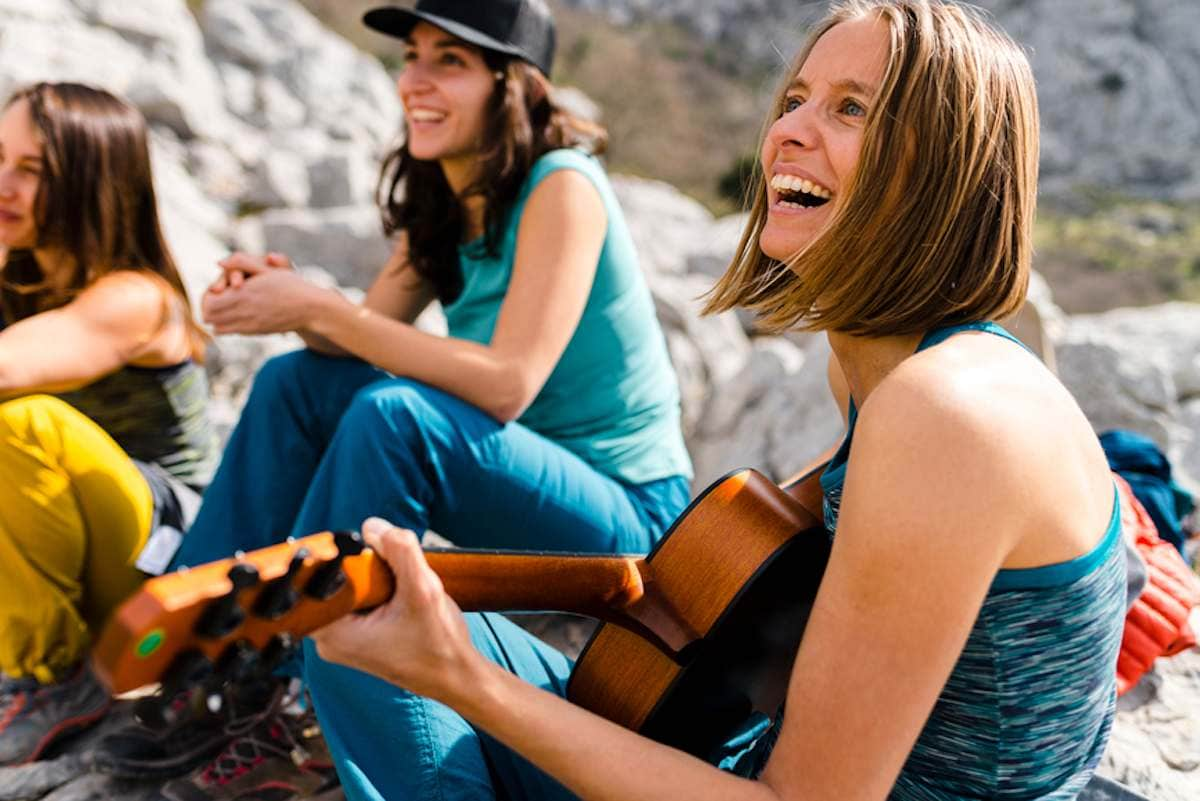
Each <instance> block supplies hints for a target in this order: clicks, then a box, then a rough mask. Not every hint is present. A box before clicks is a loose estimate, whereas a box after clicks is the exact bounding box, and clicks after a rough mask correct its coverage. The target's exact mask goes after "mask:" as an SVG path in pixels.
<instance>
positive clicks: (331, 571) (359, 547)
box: [304, 531, 366, 601]
mask: <svg viewBox="0 0 1200 801" xmlns="http://www.w3.org/2000/svg"><path fill="white" fill-rule="evenodd" d="M333 541H334V544H335V545H337V549H338V552H337V556H335V557H333V558H332V559H330V560H329V561H328V562H326V563H325V564H323V565H321V566H320V567H318V568H317V569H316V570H314V571H313V574H312V578H310V579H309V580H308V583H307V584H305V585H304V594H305V595H307V596H309V597H310V598H316V599H317V600H318V601H324V600H326V599H328V598H332V597H333V595H334V594H335V593H336V592H337V591H338V590H340V589H341V588H342V585H343V584H345V583H346V573H345V571H343V570H342V560H343V559H345V558H346V557H347V556H358V555H359V554H360V553H362V552H363V548H365V547H366V546H365V545H364V544H363V539H362V535H361V534H359V533H358V532H357V531H335V532H333Z"/></svg>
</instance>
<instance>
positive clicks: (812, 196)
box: [771, 173, 833, 209]
mask: <svg viewBox="0 0 1200 801" xmlns="http://www.w3.org/2000/svg"><path fill="white" fill-rule="evenodd" d="M771 189H773V190H775V193H776V194H777V195H778V196H779V205H781V206H783V207H784V208H799V209H812V208H816V207H818V206H824V205H825V204H826V203H828V202H829V199H830V198H832V197H833V193H832V192H831V191H829V190H828V189H826V188H825V187H823V186H821V185H820V184H818V183H814V182H813V181H809V180H807V179H804V178H800V177H799V176H796V175H783V174H782V173H780V174H777V175H775V177H773V178H772V179H771Z"/></svg>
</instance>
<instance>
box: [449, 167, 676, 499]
mask: <svg viewBox="0 0 1200 801" xmlns="http://www.w3.org/2000/svg"><path fill="white" fill-rule="evenodd" d="M556 170H574V171H575V172H578V173H580V174H582V175H583V176H584V177H586V178H587V179H588V180H589V181H591V183H592V185H593V186H594V187H595V188H596V190H597V191H598V192H599V193H600V198H601V199H602V200H603V202H604V209H605V211H606V213H607V215H608V229H607V231H606V234H605V238H604V246H603V249H602V250H601V253H600V260H599V262H598V263H597V265H596V277H595V280H594V281H593V283H592V289H591V293H590V294H589V295H588V299H587V304H586V306H585V307H584V310H583V316H582V318H581V319H580V321H579V325H578V327H577V328H576V330H575V333H574V335H573V336H572V337H571V340H570V342H568V343H567V347H566V349H565V350H564V351H563V354H562V356H561V358H560V359H559V361H558V364H557V365H556V366H555V368H554V370H553V371H552V372H551V374H550V377H549V378H548V379H547V380H546V383H545V385H544V386H543V387H542V389H541V391H540V392H539V393H538V396H537V398H535V399H534V401H533V403H532V404H531V405H530V406H529V408H528V409H527V410H526V411H525V413H524V414H522V415H521V418H520V420H519V421H518V422H520V423H521V424H522V425H524V426H526V427H528V428H530V429H532V430H533V431H536V432H537V433H539V434H541V435H542V436H544V437H546V438H547V439H550V440H552V441H554V442H556V443H558V444H559V445H561V446H563V447H564V448H566V449H567V450H569V451H571V452H572V453H574V454H576V455H577V456H579V457H580V458H581V459H583V460H584V461H585V462H587V463H588V464H590V465H592V466H593V467H594V468H596V470H598V471H600V472H602V473H605V474H606V475H610V476H612V477H614V478H617V479H619V480H621V481H624V482H626V483H630V484H641V483H645V482H648V481H653V480H656V479H660V478H667V477H671V476H685V477H688V478H690V477H691V473H692V468H691V461H690V459H689V458H688V454H687V450H686V449H685V447H684V444H683V434H682V432H681V430H680V420H679V386H678V384H677V382H676V379H675V372H674V370H673V369H672V367H671V362H670V359H669V357H668V355H667V347H666V342H665V340H664V338H663V334H662V331H661V329H660V328H659V326H658V320H657V318H656V317H655V313H654V303H653V300H652V299H651V297H650V292H649V290H648V289H647V287H646V282H645V280H644V278H643V277H642V273H641V269H640V267H639V265H638V258H637V252H636V250H635V249H634V244H633V238H632V237H631V236H630V233H629V229H628V227H627V225H626V223H625V217H624V215H623V214H622V212H621V207H620V206H619V205H618V203H617V199H616V196H615V194H614V193H613V190H612V187H611V185H610V184H609V182H608V178H607V176H606V175H605V173H604V170H603V168H602V167H601V166H600V164H599V163H598V162H597V161H596V160H595V159H594V158H592V157H590V156H588V155H586V154H585V153H583V152H581V151H578V150H572V149H563V150H554V151H551V152H550V153H547V154H545V155H544V156H542V157H541V158H540V159H538V160H537V162H536V163H535V164H534V165H533V168H532V169H531V170H530V173H529V176H528V178H526V180H525V183H524V185H523V186H522V188H521V190H520V193H519V195H518V198H517V200H516V202H515V203H514V205H513V208H512V210H511V211H510V213H509V214H508V217H507V220H506V222H505V224H504V229H503V231H502V232H501V236H500V240H499V247H498V252H497V254H496V255H495V256H489V255H488V254H487V252H486V250H485V248H484V247H483V244H482V240H475V241H474V242H471V243H468V244H465V245H462V246H460V247H459V262H460V264H461V267H462V276H463V290H462V294H461V295H459V297H458V298H457V299H456V300H455V301H454V302H453V303H451V304H449V305H447V306H446V308H445V313H446V320H447V323H448V327H449V333H450V335H451V336H453V337H458V338H461V339H467V340H471V341H473V342H478V343H481V344H487V343H488V342H490V341H491V338H492V333H493V331H494V330H495V327H496V318H497V317H498V315H499V313H500V305H501V303H502V302H503V300H504V296H505V293H506V292H507V291H508V284H509V280H510V279H511V278H512V270H513V259H514V256H515V253H516V247H517V230H518V228H519V226H520V221H521V213H522V211H523V210H524V207H525V203H526V202H527V201H528V199H529V196H530V194H531V193H532V192H533V190H534V188H535V187H536V186H537V185H538V184H539V183H540V182H541V181H542V180H544V179H545V178H546V176H548V175H550V174H551V173H553V172H555V171H556ZM546 313H547V314H553V313H554V309H547V310H546Z"/></svg>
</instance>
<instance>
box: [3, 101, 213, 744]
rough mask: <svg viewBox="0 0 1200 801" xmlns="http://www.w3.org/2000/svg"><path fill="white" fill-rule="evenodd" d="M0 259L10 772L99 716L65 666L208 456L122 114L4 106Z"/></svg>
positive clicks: (200, 348) (92, 689)
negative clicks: (69, 732)
mask: <svg viewBox="0 0 1200 801" xmlns="http://www.w3.org/2000/svg"><path fill="white" fill-rule="evenodd" d="M0 249H2V251H3V266H2V268H0V281H2V282H3V283H2V286H0V310H2V315H0V565H2V567H0V610H2V611H0V671H2V672H3V677H2V678H0V681H2V682H3V683H2V684H0V765H8V764H14V763H19V762H26V761H29V760H33V759H36V758H37V757H38V756H39V755H40V754H41V753H42V751H43V750H44V749H45V748H46V746H48V745H49V744H51V743H52V742H53V741H54V740H55V739H57V738H58V737H59V736H60V735H61V734H63V733H65V732H67V731H70V730H72V729H76V728H79V727H81V726H85V725H87V724H88V723H90V722H92V721H95V720H96V719H98V718H99V717H100V716H101V715H103V713H104V711H105V710H106V709H107V708H108V704H109V700H108V697H107V695H106V693H105V692H104V691H103V690H101V689H100V688H99V687H98V685H96V684H95V682H94V681H93V680H92V678H91V676H90V674H89V673H88V672H87V670H86V669H85V668H83V667H82V666H81V661H82V659H83V657H84V655H85V652H86V649H87V646H88V643H89V639H90V637H91V635H92V633H93V632H94V631H95V630H96V628H97V626H98V625H99V624H101V623H102V622H103V621H104V620H105V618H106V617H107V616H108V613H109V612H110V611H112V609H113V608H114V607H115V606H116V605H117V604H118V603H119V602H120V601H121V600H122V599H123V598H125V596H127V595H128V594H129V593H131V592H132V591H133V590H134V589H136V588H137V586H138V584H139V583H141V581H142V579H143V578H144V576H145V572H161V571H162V569H163V568H164V567H165V566H166V562H165V560H164V559H159V558H157V557H156V553H158V552H159V551H158V549H159V548H160V547H166V548H167V549H168V550H169V546H170V544H171V543H172V542H177V540H178V538H179V536H180V531H181V530H182V529H184V528H186V524H187V522H188V519H189V518H190V514H189V511H188V510H189V509H190V510H194V508H195V506H196V505H197V504H198V496H197V495H196V491H197V490H199V489H200V488H202V487H203V486H204V485H205V484H206V483H207V481H208V478H209V476H210V474H211V471H212V469H213V467H214V466H215V461H216V453H217V452H216V439H215V436H214V434H213V431H212V429H211V427H210V425H209V421H208V418H207V415H206V409H207V398H208V391H207V383H206V380H205V377H204V371H203V368H202V367H201V366H200V364H199V362H200V360H201V359H202V357H203V354H204V348H205V336H204V334H203V332H202V331H201V329H200V328H199V327H198V326H197V325H196V323H195V322H194V320H193V319H192V316H191V309H190V306H189V304H188V299H187V293H186V292H185V290H184V287H183V283H182V282H181V280H180V277H179V272H178V271H177V270H176V268H175V264H174V262H173V261H172V259H171V254H170V252H169V251H168V249H167V246H166V243H165V242H164V241H163V237H162V233H161V231H160V228H159V222H158V212H157V207H156V202H155V196H154V186H153V182H152V180H151V173H150V156H149V151H148V148H147V133H146V123H145V120H143V118H142V116H141V114H139V113H138V111H137V110H136V109H134V108H133V107H132V106H130V105H129V104H127V103H125V102H123V101H121V100H119V99H117V98H115V97H113V96H112V95H110V94H108V93H107V92H104V91H102V90H99V89H93V88H91V87H87V86H81V85H78V84H70V83H59V84H54V83H41V84H37V85H35V86H32V87H30V88H28V89H24V90H21V91H18V92H17V93H16V94H14V95H13V96H12V97H11V98H10V99H9V100H8V102H7V103H6V104H5V106H4V111H3V115H2V116H0ZM152 535H153V539H152ZM148 542H152V543H153V545H154V547H147V544H148ZM168 556H169V554H168Z"/></svg>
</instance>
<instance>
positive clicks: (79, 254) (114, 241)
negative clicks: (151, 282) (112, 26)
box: [0, 83, 206, 356]
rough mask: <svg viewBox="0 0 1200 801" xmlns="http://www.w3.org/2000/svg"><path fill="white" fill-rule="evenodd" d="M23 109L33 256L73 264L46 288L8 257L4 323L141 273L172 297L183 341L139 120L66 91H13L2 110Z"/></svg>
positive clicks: (39, 275)
mask: <svg viewBox="0 0 1200 801" xmlns="http://www.w3.org/2000/svg"><path fill="white" fill-rule="evenodd" d="M21 100H25V101H26V102H28V104H29V113H30V116H31V117H32V119H33V126H34V128H35V129H36V130H37V131H38V134H39V136H40V138H41V143H42V149H43V154H42V157H43V167H42V175H41V181H40V183H39V185H38V191H37V199H36V202H35V217H36V221H37V244H36V247H39V248H41V247H56V248H62V249H63V250H64V251H66V253H67V254H69V255H70V256H71V257H72V258H73V261H74V274H73V275H72V276H71V277H70V280H69V281H67V282H65V284H60V283H59V282H57V281H56V282H54V283H53V284H52V283H51V282H49V281H47V280H46V276H45V275H44V273H43V271H42V268H41V267H40V266H39V265H38V263H37V261H36V259H34V256H33V253H32V251H29V250H14V251H12V252H10V253H9V254H8V257H7V259H6V261H5V263H4V265H3V273H2V277H3V286H2V288H0V303H2V304H3V306H2V308H3V311H4V316H5V318H6V320H7V322H9V323H12V322H15V321H16V320H20V319H22V318H25V317H28V316H30V315H32V314H37V313H38V312H42V311H47V310H49V309H54V308H58V307H60V306H63V305H65V304H67V303H69V302H70V301H71V300H72V299H73V298H74V297H75V296H76V295H78V294H79V292H81V291H83V290H84V289H85V288H87V287H88V286H90V285H91V284H92V283H94V282H95V281H96V280H97V279H99V278H100V277H101V276H103V275H105V274H107V273H110V272H113V271H115V270H144V271H147V272H150V273H153V274H155V275H157V276H159V277H160V278H161V279H162V280H164V281H166V282H167V283H168V284H169V285H170V286H171V288H172V289H173V290H174V291H175V292H176V293H177V294H178V295H179V298H180V300H181V301H182V305H183V309H184V313H185V314H187V317H188V325H189V327H190V329H191V332H192V334H193V337H192V339H193V352H194V353H196V355H197V356H200V355H202V351H203V343H204V341H205V340H206V336H205V335H204V333H203V331H202V329H201V328H200V327H199V326H198V325H197V324H196V322H195V320H194V319H193V318H192V315H191V306H190V304H189V303H188V297H187V290H186V289H185V288H184V285H183V281H182V280H181V279H180V276H179V270H178V269H177V268H176V266H175V261H174V259H172V258H171V252H170V250H169V249H168V248H167V244H166V241H165V239H164V238H163V235H162V229H161V226H160V225H159V220H158V204H157V201H156V199H155V194H154V182H153V179H152V177H151V172H150V151H149V146H148V143H147V131H146V120H145V118H143V117H142V115H141V113H140V112H139V111H138V110H137V109H136V108H134V107H133V106H131V105H130V104H129V103H126V102H125V101H123V100H121V99H119V98H117V97H114V96H113V95H111V94H109V93H108V92H106V91H104V90H102V89H96V88H93V87H90V86H84V85H82V84H76V83H39V84H35V85H33V86H30V87H28V88H25V89H21V90H18V91H17V92H16V93H14V94H13V95H12V97H10V98H9V99H8V102H7V103H5V104H4V108H6V109H7V108H8V107H10V106H12V105H13V104H14V103H17V102H18V101H21Z"/></svg>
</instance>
